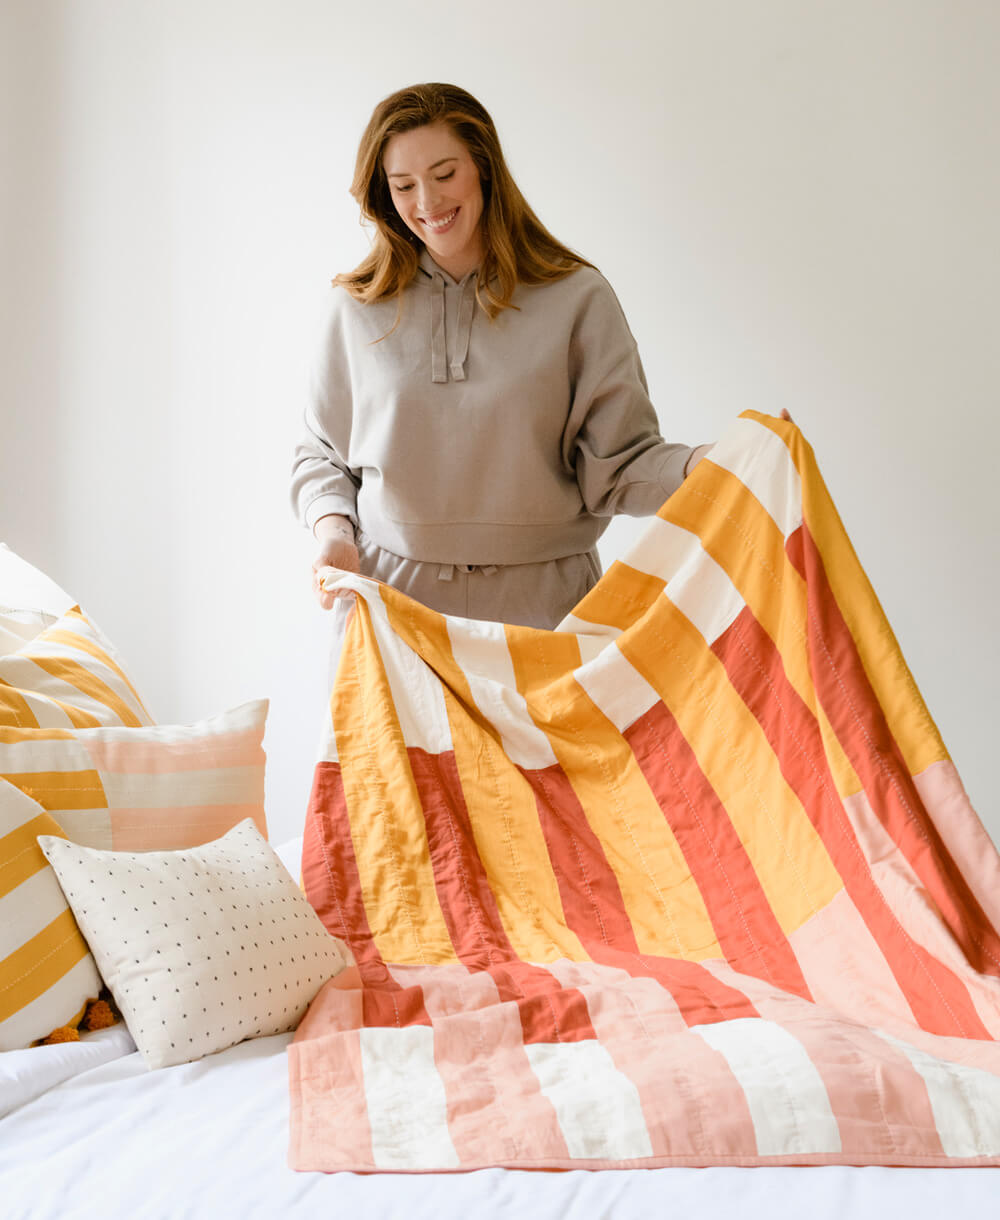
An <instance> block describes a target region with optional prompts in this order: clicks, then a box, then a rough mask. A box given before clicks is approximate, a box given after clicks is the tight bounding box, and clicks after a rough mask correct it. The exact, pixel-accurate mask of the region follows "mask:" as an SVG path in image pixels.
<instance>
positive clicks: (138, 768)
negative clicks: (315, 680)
mask: <svg viewBox="0 0 1000 1220" xmlns="http://www.w3.org/2000/svg"><path fill="white" fill-rule="evenodd" d="M262 735H263V727H261V728H257V729H242V730H240V731H239V732H233V733H210V732H208V733H204V734H199V735H198V736H197V737H193V736H192V737H187V738H183V737H179V738H177V740H175V741H164V740H162V739H161V740H158V741H156V740H148V739H147V740H145V741H143V740H141V739H140V740H137V741H119V740H115V739H113V738H106V737H98V736H96V735H95V736H93V737H87V736H81V737H80V738H79V740H80V742H81V743H82V744H83V745H84V746H85V747H86V749H87V753H88V754H89V755H90V757H91V758H92V759H93V760H94V766H95V767H96V768H97V769H98V770H99V771H109V772H112V773H117V774H119V775H158V774H161V773H162V772H164V771H208V770H215V769H217V768H220V767H260V766H263V764H264V751H263V749H262V748H261V744H260V743H261V738H262Z"/></svg>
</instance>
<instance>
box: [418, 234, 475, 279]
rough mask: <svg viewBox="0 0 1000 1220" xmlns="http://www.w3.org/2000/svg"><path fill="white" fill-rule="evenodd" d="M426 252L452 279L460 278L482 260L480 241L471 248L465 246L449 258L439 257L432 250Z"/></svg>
mask: <svg viewBox="0 0 1000 1220" xmlns="http://www.w3.org/2000/svg"><path fill="white" fill-rule="evenodd" d="M427 253H428V254H429V255H430V256H431V258H432V259H433V260H434V261H435V262H436V263H437V265H438V266H439V267H440V268H441V269H442V270H443V271H447V272H448V274H449V275H450V276H451V278H452V279H453V280H460V279H462V278H463V277H464V276H466V275H468V274H469V272H470V271H475V269H476V268H477V267H478V266H479V264H480V263H481V262H482V261H483V250H482V243H481V242H476V244H475V246H474V247H473V248H471V249H470V248H466V249H465V250H462V251H460V252H459V253H458V254H456V255H454V256H452V257H449V258H441V257H439V256H438V255H437V254H435V253H434V251H433V250H428V251H427Z"/></svg>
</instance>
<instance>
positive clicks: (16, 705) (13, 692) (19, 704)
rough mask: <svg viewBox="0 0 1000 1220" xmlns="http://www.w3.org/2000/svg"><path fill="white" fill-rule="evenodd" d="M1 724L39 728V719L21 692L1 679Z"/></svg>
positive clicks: (21, 727) (22, 727)
mask: <svg viewBox="0 0 1000 1220" xmlns="http://www.w3.org/2000/svg"><path fill="white" fill-rule="evenodd" d="M0 724H2V725H4V726H5V727H11V728H19V729H31V728H35V729H37V728H38V719H37V717H36V716H35V713H34V712H33V711H32V710H31V707H30V705H29V704H28V701H27V700H26V699H25V697H24V696H23V695H22V694H21V692H20V691H19V690H18V689H17V688H16V687H13V686H11V685H10V683H9V682H4V681H3V680H2V679H0Z"/></svg>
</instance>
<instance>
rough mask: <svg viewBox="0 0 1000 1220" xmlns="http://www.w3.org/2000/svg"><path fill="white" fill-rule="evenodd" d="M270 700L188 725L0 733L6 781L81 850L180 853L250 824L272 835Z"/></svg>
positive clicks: (1, 764)
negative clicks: (267, 798)
mask: <svg viewBox="0 0 1000 1220" xmlns="http://www.w3.org/2000/svg"><path fill="white" fill-rule="evenodd" d="M267 709H268V701H267V700H266V699H262V700H257V701H256V702H253V703H246V704H243V705H242V706H241V707H237V708H234V709H232V710H231V711H228V712H224V713H222V714H221V715H219V716H213V717H212V718H210V719H208V720H200V721H198V722H196V723H194V724H188V725H148V726H140V727H131V728H121V727H109V728H34V729H31V728H13V727H12V728H0V777H2V778H3V779H6V780H8V781H9V782H10V783H12V784H14V785H15V787H18V788H20V789H21V790H22V791H23V792H25V793H27V794H28V796H30V797H32V798H33V799H34V800H36V801H37V802H38V803H39V804H40V805H41V806H42V808H43V809H45V810H47V811H48V812H49V813H51V814H52V816H53V817H54V818H55V819H56V821H57V822H58V823H59V825H60V826H62V827H63V829H64V830H65V831H66V834H67V836H68V837H69V838H70V839H71V840H72V841H73V842H75V843H79V844H81V845H83V846H84V847H94V848H97V849H100V850H105V851H108V850H113V851H178V850H181V849H183V848H188V847H197V846H199V845H200V844H202V843H208V842H210V841H211V840H213V839H218V838H219V837H221V836H222V835H223V834H225V833H226V831H228V830H230V829H231V828H232V827H233V826H236V825H238V824H239V823H240V822H241V821H243V819H244V818H248V817H249V818H252V819H253V821H254V823H255V824H256V826H257V829H258V830H259V831H260V833H261V834H262V835H263V836H264V837H265V838H266V837H267V822H266V819H265V816H264V761H265V755H264V750H263V746H262V742H263V737H264V725H265V721H266V718H267Z"/></svg>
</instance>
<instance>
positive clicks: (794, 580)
mask: <svg viewBox="0 0 1000 1220" xmlns="http://www.w3.org/2000/svg"><path fill="white" fill-rule="evenodd" d="M698 474H699V478H698V483H697V485H696V486H695V485H692V486H691V488H690V494H687V495H684V494H680V495H676V496H673V497H671V499H670V500H669V501H667V503H666V504H664V505H663V507H662V508H661V509H660V515H661V516H662V517H663V519H664V520H666V521H670V522H671V523H672V524H674V525H678V526H680V527H681V528H682V529H686V530H689V531H690V532H691V533H693V534H697V535H698V536H699V538H700V539H701V544H702V546H703V547H704V549H705V551H706V552H707V553H708V554H709V555H711V557H712V558H713V559H714V560H715V562H716V563H717V564H718V565H719V566H720V567H721V568H722V569H723V570H724V571H725V573H726V575H727V576H728V577H729V579H730V580H731V581H732V582H733V584H734V585H735V586H736V589H737V591H738V592H739V594H740V596H741V597H742V598H743V600H744V601H745V602H746V604H747V607H748V608H749V610H750V612H751V613H752V614H753V616H754V618H756V620H757V621H758V622H759V623H760V625H761V626H762V627H763V629H764V630H765V631H766V632H767V634H768V635H769V636H770V637H771V639H772V640H774V642H775V644H776V645H777V648H778V651H779V652H780V654H781V662H782V666H783V667H784V670H785V673H786V675H787V677H788V680H789V682H790V683H791V684H792V686H793V687H794V688H795V691H796V692H797V693H798V695H799V696H800V697H801V699H802V701H803V703H804V704H805V705H806V707H807V708H808V709H809V710H810V711H811V712H812V713H813V715H815V716H816V717H817V719H818V720H819V722H820V729H821V732H822V735H823V741H824V744H825V746H826V752H827V759H828V762H829V764H830V771H831V774H832V775H833V779H834V783H835V785H836V787H837V791H838V792H839V793H840V795H841V796H850V795H852V794H853V793H855V792H859V791H860V790H861V781H860V780H859V779H858V776H857V773H856V772H855V770H854V768H853V767H852V766H851V763H850V761H849V760H848V758H847V755H846V753H845V752H844V749H843V747H842V746H841V744H840V741H839V739H838V738H837V736H836V734H835V733H834V732H833V728H832V726H831V725H830V722H829V720H828V719H827V717H826V713H825V712H824V711H823V710H822V708H821V707H820V706H819V701H818V699H817V697H816V688H815V686H814V684H813V678H812V668H811V665H810V661H809V649H808V640H807V637H806V632H805V624H806V623H807V622H808V614H807V611H806V586H805V582H804V581H803V579H802V577H801V576H800V575H799V573H798V571H797V570H796V569H795V567H794V566H793V564H792V563H791V562H790V560H789V559H788V556H787V554H786V551H785V538H784V535H783V534H782V532H781V530H780V529H779V528H778V526H777V524H776V523H775V520H774V518H773V517H772V516H771V515H770V513H769V512H768V511H767V510H766V509H765V508H764V506H763V505H762V504H761V502H760V501H759V500H758V499H757V497H756V496H755V495H754V494H753V493H752V492H751V491H750V489H749V488H748V487H747V486H746V484H744V483H743V482H741V481H740V480H739V479H738V478H736V476H735V475H733V474H731V473H730V472H729V471H728V470H725V469H724V468H723V467H721V466H716V465H715V464H714V463H713V462H710V461H709V462H705V463H704V464H703V465H702V466H700V467H699V468H698ZM683 490H684V489H682V491H683Z"/></svg>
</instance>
